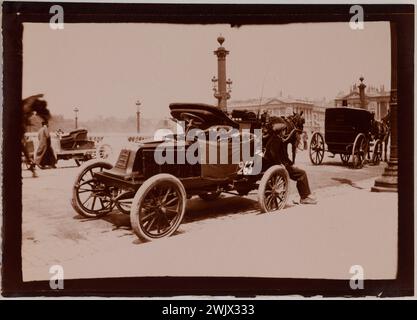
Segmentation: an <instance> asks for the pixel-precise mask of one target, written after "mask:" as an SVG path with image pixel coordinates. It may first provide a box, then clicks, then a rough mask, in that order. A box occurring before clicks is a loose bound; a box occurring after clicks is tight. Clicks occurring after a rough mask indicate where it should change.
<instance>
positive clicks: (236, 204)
mask: <svg viewBox="0 0 417 320" xmlns="http://www.w3.org/2000/svg"><path fill="white" fill-rule="evenodd" d="M297 157H298V158H297V162H299V165H300V167H304V168H305V169H306V171H307V173H308V176H309V179H310V183H311V187H312V189H313V190H314V191H315V193H316V195H317V197H318V199H319V201H320V202H319V205H317V206H301V205H294V204H293V203H292V199H297V196H296V191H295V183H291V199H290V201H289V203H288V207H287V208H286V209H285V210H282V211H280V212H277V213H272V214H263V215H262V214H259V211H258V205H257V202H256V192H253V193H251V194H250V195H249V196H247V197H243V198H242V197H235V196H230V195H225V196H222V197H221V199H219V200H218V201H215V202H211V203H207V202H204V201H202V200H200V199H198V198H193V199H191V200H189V201H188V203H187V211H186V217H185V219H184V221H183V223H182V224H181V226H180V228H179V229H178V232H177V233H176V234H175V235H174V236H172V237H170V238H167V239H163V240H161V241H157V242H152V243H141V242H140V241H139V240H138V238H137V237H136V236H135V235H134V234H133V232H132V230H131V229H130V223H129V216H127V215H123V214H120V213H118V212H116V211H115V212H112V213H111V214H109V215H108V216H107V217H105V218H103V219H93V220H91V219H90V220H89V219H84V218H82V217H80V216H78V215H77V214H76V213H75V212H74V210H73V209H72V207H71V205H70V202H69V201H70V197H71V188H72V184H73V180H74V179H75V175H76V174H77V172H78V168H77V167H75V166H74V165H73V162H71V161H62V162H60V163H58V169H51V170H44V171H41V170H38V173H39V178H36V179H33V178H31V177H30V173H29V172H28V171H26V170H24V171H23V172H22V176H23V226H22V228H23V229H22V231H23V239H22V240H23V245H22V258H23V277H24V280H25V281H29V280H39V279H48V278H49V276H50V275H49V267H50V266H51V265H54V264H59V265H62V266H63V267H64V271H65V278H86V277H108V276H112V277H123V276H151V275H171V276H178V275H182V276H186V275H189V276H191V275H200V276H207V275H219V276H222V275H223V276H262V277H263V276H265V277H311V278H340V279H348V278H349V277H350V274H349V269H350V266H351V265H355V264H360V265H362V266H363V267H364V269H365V277H369V278H375V279H376V278H384V277H387V276H392V277H393V276H394V275H395V270H396V269H395V268H396V241H397V238H396V232H397V196H396V194H390V195H387V194H375V193H371V192H369V189H370V187H371V185H372V184H373V180H374V178H375V177H377V176H379V175H380V174H381V173H382V171H383V168H384V164H381V165H380V166H366V167H365V168H363V169H361V170H353V169H350V168H347V167H344V166H342V165H341V162H340V160H339V158H338V157H336V158H335V159H331V158H328V157H327V158H326V159H325V161H324V163H323V164H322V165H321V166H313V165H311V164H310V163H309V160H308V159H307V157H308V156H307V153H306V152H300V153H299V155H298V156H297Z"/></svg>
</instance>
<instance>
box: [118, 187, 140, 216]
mask: <svg viewBox="0 0 417 320" xmlns="http://www.w3.org/2000/svg"><path fill="white" fill-rule="evenodd" d="M134 196H135V192H133V191H121V193H120V194H119V195H118V196H117V197H116V199H114V202H115V203H116V208H117V209H118V210H119V211H120V212H121V213H124V214H130V209H131V208H132V202H133V197H134Z"/></svg>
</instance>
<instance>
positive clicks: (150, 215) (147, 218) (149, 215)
mask: <svg viewBox="0 0 417 320" xmlns="http://www.w3.org/2000/svg"><path fill="white" fill-rule="evenodd" d="M156 214H157V212H156V211H152V212H151V213H149V214H147V215H145V216H143V217H142V218H141V220H142V221H147V220H149V219H150V218H151V217H153V216H155V215H156Z"/></svg>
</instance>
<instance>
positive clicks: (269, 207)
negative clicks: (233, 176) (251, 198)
mask: <svg viewBox="0 0 417 320" xmlns="http://www.w3.org/2000/svg"><path fill="white" fill-rule="evenodd" d="M288 183H289V176H288V172H287V170H286V169H285V168H284V167H283V166H280V165H275V166H272V167H270V168H269V169H268V170H266V171H265V173H264V175H263V176H262V179H261V182H260V183H259V188H258V202H259V206H260V207H261V211H262V212H271V211H275V210H281V209H283V208H284V207H285V205H286V203H287V200H288V193H289V191H288ZM278 187H280V188H279V189H278V190H277V188H278Z"/></svg>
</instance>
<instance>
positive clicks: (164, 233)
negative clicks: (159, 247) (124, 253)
mask: <svg viewBox="0 0 417 320" xmlns="http://www.w3.org/2000/svg"><path fill="white" fill-rule="evenodd" d="M186 198H187V195H186V192H185V188H184V186H183V184H182V183H181V181H180V180H179V179H178V178H176V177H174V176H173V175H170V174H165V173H162V174H157V175H155V176H153V177H151V178H149V179H148V180H146V181H145V182H144V183H143V184H142V185H141V186H140V188H139V189H138V191H137V192H136V194H135V197H134V198H133V202H132V208H131V210H130V222H131V225H132V228H133V230H134V232H135V233H136V235H137V236H138V237H139V238H140V239H141V240H144V241H152V240H156V239H160V238H164V237H169V236H170V235H172V234H173V233H174V232H175V231H176V230H177V229H178V227H179V225H180V224H181V221H182V219H183V217H184V213H185V202H186Z"/></svg>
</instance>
